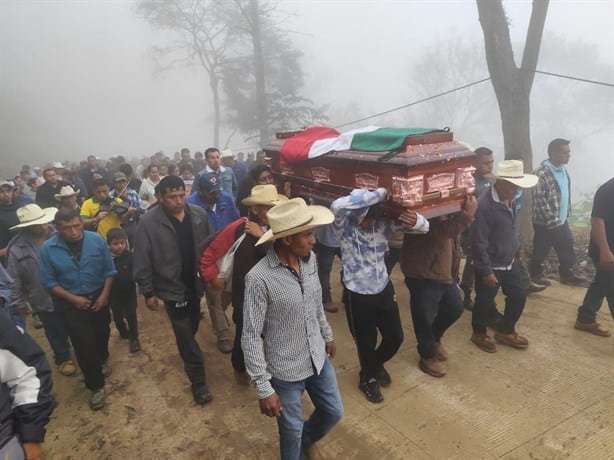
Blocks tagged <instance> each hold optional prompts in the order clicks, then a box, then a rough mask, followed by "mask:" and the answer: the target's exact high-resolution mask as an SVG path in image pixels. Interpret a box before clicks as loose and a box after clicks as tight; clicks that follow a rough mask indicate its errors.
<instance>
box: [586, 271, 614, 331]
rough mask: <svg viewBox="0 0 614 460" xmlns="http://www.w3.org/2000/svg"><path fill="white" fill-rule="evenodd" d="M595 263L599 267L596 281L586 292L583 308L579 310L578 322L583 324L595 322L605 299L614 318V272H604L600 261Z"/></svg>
mask: <svg viewBox="0 0 614 460" xmlns="http://www.w3.org/2000/svg"><path fill="white" fill-rule="evenodd" d="M593 262H594V264H595V267H597V272H596V273H595V279H594V280H593V282H592V283H591V284H590V286H589V287H588V289H587V290H586V294H585V296H584V302H582V306H580V308H578V321H580V322H582V323H594V322H595V320H596V319H597V312H598V311H599V309H600V308H601V304H602V303H603V298H604V297H605V298H606V299H607V301H608V305H609V307H610V312H611V313H612V318H614V271H608V270H602V269H600V268H599V261H598V260H593Z"/></svg>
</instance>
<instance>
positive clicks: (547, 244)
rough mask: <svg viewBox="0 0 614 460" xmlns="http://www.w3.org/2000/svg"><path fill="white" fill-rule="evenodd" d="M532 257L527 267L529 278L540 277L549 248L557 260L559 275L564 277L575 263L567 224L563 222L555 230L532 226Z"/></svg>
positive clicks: (574, 254)
mask: <svg viewBox="0 0 614 460" xmlns="http://www.w3.org/2000/svg"><path fill="white" fill-rule="evenodd" d="M533 230H534V231H535V233H534V235H533V257H532V258H531V264H530V265H529V273H530V274H531V277H536V276H540V275H541V274H542V273H543V267H542V264H543V263H544V259H546V257H547V256H548V253H549V252H550V248H552V247H553V248H554V252H556V255H557V257H558V259H559V273H560V274H561V275H565V274H567V273H569V271H570V270H571V269H572V268H573V266H574V265H575V263H576V253H575V251H574V248H573V244H574V243H573V236H572V234H571V230H569V223H567V222H565V223H564V224H563V225H560V226H558V227H555V228H550V229H549V228H547V227H546V226H545V225H535V224H533Z"/></svg>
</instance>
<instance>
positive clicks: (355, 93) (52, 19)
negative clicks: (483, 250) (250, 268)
mask: <svg viewBox="0 0 614 460" xmlns="http://www.w3.org/2000/svg"><path fill="white" fill-rule="evenodd" d="M278 5H279V8H280V9H281V10H283V11H284V12H285V15H284V17H285V18H286V20H285V22H284V24H283V27H284V28H286V30H288V32H289V35H290V37H291V39H292V41H293V43H294V44H295V46H296V47H298V48H299V49H300V50H301V51H302V52H303V53H304V57H303V59H302V61H301V63H302V66H303V70H304V72H305V80H306V84H305V88H304V91H303V93H304V95H306V96H307V97H309V98H311V99H313V100H314V101H316V102H317V103H318V104H327V105H328V107H329V109H328V113H327V115H328V116H329V118H330V123H331V124H333V125H335V124H341V123H344V122H349V121H352V120H354V119H356V118H359V117H362V116H368V115H370V114H373V113H377V112H380V111H383V110H386V109H388V108H391V107H396V106H399V105H403V104H405V103H409V102H411V101H414V100H417V99H420V98H422V97H424V96H425V95H426V94H425V90H424V88H425V86H426V85H425V84H424V83H425V82H429V81H430V82H432V81H433V79H434V76H435V75H434V74H432V73H431V72H429V70H428V67H427V68H425V71H424V72H423V74H422V76H416V75H415V73H413V72H412V70H415V67H414V64H415V63H416V62H417V61H418V59H419V58H420V57H421V56H423V55H424V53H425V51H427V50H433V49H437V48H439V49H442V47H446V46H448V45H449V44H450V40H451V39H452V40H454V39H455V37H458V38H459V39H462V41H463V42H465V43H467V44H468V45H471V44H476V46H477V47H478V49H479V53H477V54H480V53H483V44H482V31H481V28H480V24H479V22H478V15H477V7H476V5H475V2H474V1H469V0H467V1H341V0H338V1H306V0H305V1H289V0H285V1H280V2H278ZM504 5H505V8H506V11H507V14H508V18H509V22H510V27H511V34H512V41H513V42H514V43H520V44H522V43H523V42H524V36H525V34H526V28H527V24H528V21H529V16H530V9H531V4H530V2H528V1H515V2H512V1H507V2H504ZM612 24H614V2H612V1H605V0H604V1H582V2H569V1H554V0H553V1H551V3H550V8H549V11H548V17H547V20H546V27H545V30H544V47H543V49H542V54H541V55H540V63H539V64H538V68H540V69H542V70H546V71H551V72H556V73H560V74H566V75H572V76H577V77H584V78H589V79H596V80H602V81H607V82H610V83H611V82H614V28H613V27H612ZM167 39H168V37H167V36H165V35H164V34H162V33H160V32H159V31H157V30H154V29H152V28H151V27H150V26H149V25H148V24H147V23H146V22H145V21H144V20H143V19H141V18H139V17H138V16H137V14H136V12H135V7H134V3H133V2H126V1H121V0H117V1H95V0H92V1H54V2H42V1H29V0H19V1H11V0H3V1H2V2H0V82H1V85H0V152H1V154H2V158H3V162H2V167H1V168H0V175H2V176H9V175H13V174H15V173H16V172H17V169H18V168H19V166H20V165H21V164H23V163H29V164H32V165H34V164H36V165H41V164H43V163H46V162H48V161H53V160H74V161H76V160H80V159H83V158H85V156H86V155H88V154H96V155H98V156H100V157H103V158H108V157H110V156H114V155H118V154H123V155H125V156H126V157H128V158H131V157H141V156H143V155H150V154H152V153H153V152H155V151H158V150H163V151H165V152H166V153H167V154H169V155H171V156H172V153H173V152H175V151H176V150H179V149H180V148H181V147H184V146H185V147H188V148H190V149H191V150H192V151H195V150H203V149H204V148H206V147H208V146H210V145H211V143H212V137H211V136H212V134H211V133H212V129H211V124H212V116H213V113H212V110H211V96H210V92H209V88H208V80H207V77H206V75H205V73H204V72H203V71H202V69H199V68H197V67H192V68H188V67H183V66H176V67H175V68H173V69H171V70H169V71H166V72H163V73H160V72H157V66H156V64H155V63H154V60H153V59H152V46H153V45H161V44H164V42H165V40H167ZM576 43H580V44H581V45H582V46H575V44H576ZM563 44H566V45H569V48H568V49H570V50H573V49H579V50H580V51H579V52H578V54H577V55H574V54H570V53H566V52H561V49H560V47H561V46H563ZM572 45H573V46H572ZM566 49H567V48H566ZM586 50H589V51H590V52H586ZM480 56H481V55H480ZM480 56H477V57H476V60H475V65H474V69H473V70H474V74H475V75H478V78H476V79H479V78H483V77H486V76H488V71H487V68H486V65H485V62H484V61H483V58H481V57H480ZM519 56H520V53H519V52H518V53H517V55H516V58H517V59H519ZM597 61H598V62H599V63H600V65H601V67H599V72H597V71H595V70H594V69H593V67H594V64H595V62H597ZM546 64H547V65H546ZM421 78H423V79H424V81H420V80H421ZM459 78H461V77H459ZM468 82H469V81H464V82H462V83H460V84H463V83H468ZM441 84H442V85H445V84H446V81H445V79H443V80H442V83H441ZM459 86H460V85H459ZM448 89H451V87H448V86H446V87H440V88H439V91H445V90H448ZM471 91H474V92H471V93H469V95H470V96H471V95H473V94H475V98H473V99H471V98H470V99H471V101H473V102H474V103H476V107H477V108H476V109H472V110H473V111H474V112H475V111H480V112H481V113H482V115H481V116H480V117H477V118H476V119H475V120H474V121H473V122H471V123H467V122H466V123H463V124H462V125H460V124H457V126H455V122H456V120H455V119H454V117H451V118H449V119H444V118H445V117H441V116H439V119H437V113H438V112H437V110H435V109H434V108H435V107H436V105H435V103H428V102H427V103H424V104H420V105H416V106H414V107H412V108H409V109H405V110H400V111H397V112H394V113H393V114H390V115H387V116H385V117H380V118H375V119H372V120H369V121H368V122H365V123H363V124H367V123H370V124H379V125H397V126H401V125H408V124H414V125H429V126H433V127H440V126H450V128H451V129H452V130H453V131H455V134H456V137H457V138H459V139H462V140H465V141H467V142H469V143H470V144H472V145H474V146H478V145H488V146H490V147H491V148H493V150H495V151H496V152H497V155H498V157H499V158H501V156H502V153H501V149H502V144H503V142H502V134H501V127H500V121H499V118H498V109H497V105H496V100H495V98H494V94H493V92H492V87H491V84H490V82H486V83H483V84H482V85H481V87H480V88H477V87H476V88H475V90H473V89H472V90H471ZM532 96H533V99H532V101H533V105H532V136H533V150H534V163H535V164H537V161H539V160H541V159H543V158H545V157H546V153H545V148H546V144H547V142H548V141H549V140H550V139H551V138H553V137H564V138H568V139H570V140H571V141H572V144H571V147H572V160H571V163H570V166H569V169H570V172H571V174H572V180H573V184H574V193H575V195H576V196H575V198H577V195H578V194H579V193H580V192H590V191H591V190H593V189H594V188H595V187H596V185H597V184H598V183H602V182H603V181H604V180H606V179H607V178H609V177H611V176H612V175H613V174H612V173H613V172H614V155H612V151H611V150H612V146H613V145H614V88H611V87H603V86H601V87H597V86H596V85H591V84H588V83H581V82H571V81H567V80H561V79H557V78H554V77H548V76H543V75H538V76H537V77H536V80H535V85H534V88H533V93H532ZM455 101H456V102H455ZM458 101H459V99H448V104H455V103H456V104H459V103H460V102H458ZM460 101H464V102H463V103H467V102H466V101H467V99H460ZM438 103H439V104H444V103H445V101H439V102H438ZM593 107H595V108H594V110H593ZM439 113H441V112H439ZM591 113H592V114H593V115H595V117H594V118H595V120H592V119H591V118H590V114H591ZM587 114H589V115H587ZM231 131H232V127H230V126H225V127H224V129H223V133H222V139H226V137H227V136H228V135H229V133H230V132H231ZM229 147H231V148H233V149H234V150H255V148H256V146H255V145H254V142H253V140H251V141H250V140H246V139H245V136H242V135H236V136H234V137H233V138H232V141H231V143H230V145H229Z"/></svg>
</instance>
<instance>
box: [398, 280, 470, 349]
mask: <svg viewBox="0 0 614 460" xmlns="http://www.w3.org/2000/svg"><path fill="white" fill-rule="evenodd" d="M405 284H406V285H407V288H408V289H409V293H410V299H409V307H410V309H411V317H412V320H413V323H414V332H415V333H416V340H417V341H418V354H419V355H420V356H421V357H422V358H432V357H433V356H434V355H435V342H439V341H440V340H441V337H442V336H443V334H444V333H445V332H446V331H447V330H448V328H449V327H450V326H452V324H454V323H455V322H456V320H458V318H460V317H461V315H462V314H463V310H464V307H463V301H462V300H461V297H460V293H459V291H458V287H457V286H456V284H455V283H438V282H437V281H432V280H425V279H417V278H405Z"/></svg>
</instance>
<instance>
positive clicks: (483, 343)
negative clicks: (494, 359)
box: [471, 332, 497, 353]
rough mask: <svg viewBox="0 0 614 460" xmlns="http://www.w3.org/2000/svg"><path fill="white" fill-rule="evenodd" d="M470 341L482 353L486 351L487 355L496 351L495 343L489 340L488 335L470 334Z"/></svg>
mask: <svg viewBox="0 0 614 460" xmlns="http://www.w3.org/2000/svg"><path fill="white" fill-rule="evenodd" d="M471 341H472V342H473V343H474V344H475V345H477V347H478V348H479V349H480V350H482V351H486V352H488V353H495V352H496V351H497V346H496V345H495V342H493V341H492V340H491V338H490V337H489V336H488V334H476V333H475V332H474V333H473V334H471Z"/></svg>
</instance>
